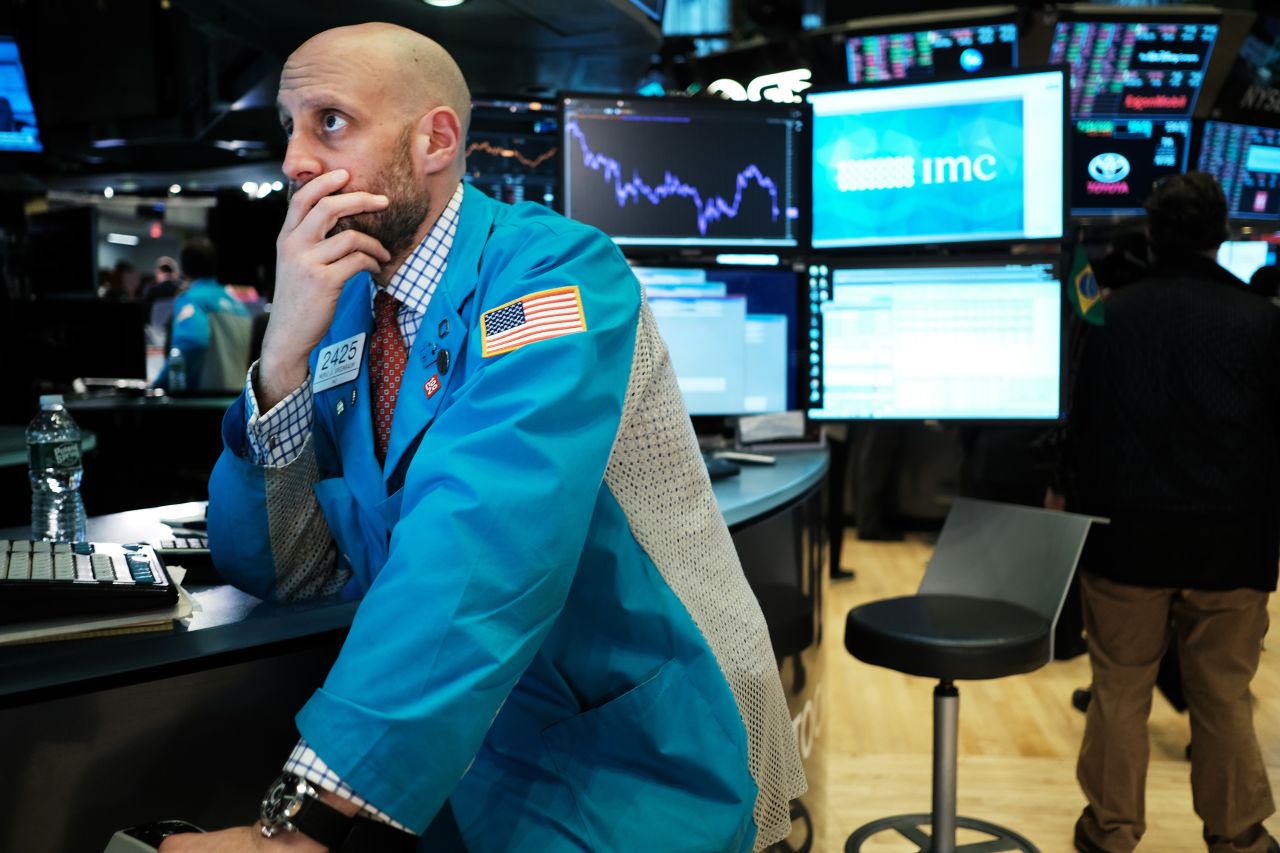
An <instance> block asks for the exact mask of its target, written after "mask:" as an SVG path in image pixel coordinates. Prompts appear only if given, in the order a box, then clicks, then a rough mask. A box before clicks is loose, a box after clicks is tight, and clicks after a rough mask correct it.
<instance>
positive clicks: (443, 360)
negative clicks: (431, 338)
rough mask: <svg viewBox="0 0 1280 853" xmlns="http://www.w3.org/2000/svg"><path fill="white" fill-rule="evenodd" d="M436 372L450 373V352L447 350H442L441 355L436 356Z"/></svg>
mask: <svg viewBox="0 0 1280 853" xmlns="http://www.w3.org/2000/svg"><path fill="white" fill-rule="evenodd" d="M436 370H439V371H440V372H441V373H448V372H449V351H448V350H447V349H442V350H440V352H439V354H438V355H436Z"/></svg>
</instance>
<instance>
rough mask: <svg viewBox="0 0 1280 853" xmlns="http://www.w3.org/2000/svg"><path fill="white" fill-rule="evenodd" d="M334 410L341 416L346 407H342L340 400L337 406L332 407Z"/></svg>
mask: <svg viewBox="0 0 1280 853" xmlns="http://www.w3.org/2000/svg"><path fill="white" fill-rule="evenodd" d="M334 408H335V409H336V410H337V412H338V414H342V413H343V411H345V410H346V408H347V407H346V406H344V405H342V401H341V400H339V401H338V405H336V406H334Z"/></svg>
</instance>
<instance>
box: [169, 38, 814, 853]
mask: <svg viewBox="0 0 1280 853" xmlns="http://www.w3.org/2000/svg"><path fill="white" fill-rule="evenodd" d="M469 103H470V97H469V94H468V92H467V87H466V84H465V82H464V80H463V77H462V75H461V73H460V72H459V70H458V68H457V66H456V65H455V64H454V62H453V60H452V59H451V58H450V57H449V55H448V54H447V53H446V52H445V51H444V50H443V49H442V48H441V47H440V46H439V45H437V44H435V43H434V42H432V41H430V40H429V39H426V38H424V37H422V36H420V35H418V34H416V33H413V32H410V31H408V30H404V29H400V28H397V27H393V26H389V25H385V24H368V25H362V26H357V27H348V28H342V29H337V30H331V31H328V32H325V33H321V34H320V35H318V36H316V37H315V38H313V39H311V40H310V41H308V42H306V43H305V44H304V45H302V47H300V48H299V49H298V50H297V51H296V52H295V53H294V54H293V55H292V56H290V57H289V60H288V62H287V63H286V64H285V67H284V72H283V75H282V77H281V81H280V94H279V106H280V117H281V120H282V123H283V125H284V129H285V132H286V134H288V137H289V144H288V153H287V156H286V158H285V163H284V170H285V173H286V174H287V175H288V177H289V181H290V185H291V189H292V198H291V201H290V206H289V213H288V216H287V218H286V221H285V224H284V227H283V229H282V231H281V233H280V238H279V240H278V243H277V245H278V262H277V270H276V302H275V306H274V309H273V311H272V314H271V321H270V325H269V326H268V328H267V333H266V338H265V340H264V343H263V349H262V357H261V360H260V361H259V362H258V363H257V364H256V365H255V366H254V367H253V368H251V369H250V372H249V377H248V383H247V387H246V389H245V392H244V394H243V396H242V397H241V399H240V400H239V402H237V404H236V405H235V406H234V407H232V409H231V410H230V411H229V412H228V414H227V417H226V420H225V422H224V426H223V437H224V441H225V445H226V446H225V450H224V452H223V454H222V457H221V459H220V460H219V462H218V465H217V468H216V469H215V471H214V474H213V477H212V480H211V483H210V502H209V539H210V543H211V547H212V549H213V552H214V558H215V560H216V562H217V564H218V567H219V570H220V571H221V572H222V573H223V574H224V575H225V576H226V577H227V578H229V579H231V580H232V581H233V582H234V583H236V584H238V585H239V586H241V587H243V588H244V589H246V590H248V591H250V592H252V593H253V594H255V595H258V596H261V597H264V598H273V599H278V600H283V601H295V600H299V599H304V598H309V597H316V596H326V595H341V596H346V597H350V598H359V599H360V605H359V609H358V611H357V613H356V617H355V621H354V623H353V625H352V627H351V631H350V634H349V635H348V637H347V640H346V643H345V645H344V646H343V649H342V652H341V654H340V655H339V657H338V660H337V662H336V663H335V664H334V666H333V668H332V670H331V671H330V673H329V675H328V677H327V679H326V681H325V683H324V685H323V687H321V688H320V689H318V690H317V691H316V693H315V694H314V695H313V696H312V698H311V699H310V701H308V703H307V704H306V705H305V706H304V707H303V708H302V709H301V711H300V712H299V713H298V715H297V717H296V721H297V725H298V729H299V732H300V734H301V740H300V742H299V743H298V744H297V746H296V748H295V749H294V751H293V754H292V755H291V756H289V758H288V761H287V763H286V766H285V770H286V773H285V775H284V776H282V777H281V778H280V779H279V780H277V782H276V783H275V784H274V785H273V786H272V787H271V789H270V790H269V792H268V796H267V798H266V802H264V807H263V813H262V815H261V816H260V820H259V822H258V824H257V825H256V826H255V827H253V828H248V827H244V828H240V829H233V830H227V831H224V832H220V833H214V834H209V835H205V836H194V835H192V836H177V837H175V838H173V839H171V840H169V841H166V842H165V845H164V847H163V848H162V849H163V850H164V851H165V853H172V851H199V850H274V849H286V848H288V849H297V850H323V849H326V848H327V849H330V850H361V849H369V850H379V851H391V850H397V849H415V848H417V849H424V850H425V849H431V850H443V849H470V850H483V851H507V850H512V851H514V850H521V851H528V850H536V851H562V850H575V851H583V850H592V851H613V850H636V849H644V850H654V851H666V850H696V851H750V850H753V849H754V850H760V849H763V848H764V847H766V846H768V845H770V844H771V843H773V842H775V841H776V840H778V839H780V838H782V837H784V836H785V835H786V834H787V832H788V831H789V828H790V816H789V807H788V804H789V801H790V800H791V799H792V798H793V797H796V796H798V795H799V794H800V793H802V792H803V790H804V786H805V780H804V774H803V770H802V768H801V765H800V758H799V754H798V751H797V748H796V743H795V738H794V735H793V732H792V728H791V723H790V719H789V716H788V713H787V708H786V705H785V701H784V698H783V692H782V688H781V684H780V683H779V680H778V675H777V668H776V663H775V661H774V658H773V653H772V650H771V646H770V642H769V637H768V632H767V630H766V628H765V623H764V619H763V617H762V616H761V613H760V609H759V607H758V605H757V604H756V601H755V599H754V597H753V596H752V594H751V591H750V590H749V588H748V587H747V584H746V581H745V579H744V578H743V575H742V570H741V567H740V565H739V563H738V558H737V555H736V553H735V552H734V549H733V544H732V542H731V540H730V538H729V533H728V530H727V529H726V527H725V523H724V520H723V517H722V516H721V515H720V512H719V510H718V508H717V505H716V501H715V498H714V496H713V494H712V492H711V487H710V483H709V481H708V479H707V474H706V470H705V467H704V466H703V464H702V461H701V458H700V455H699V453H698V447H697V442H696V440H695V436H694V434H693V431H692V428H691V426H690V422H689V417H688V415H687V413H686V412H685V409H684V407H683V404H682V402H681V398H680V393H679V389H678V387H677V386H676V381H675V375H674V373H673V371H672V368H671V364H670V361H669V359H668V356H667V352H666V349H665V347H664V346H663V344H662V341H661V339H660V338H659V337H658V333H657V329H656V325H655V323H654V320H653V317H652V315H651V314H650V312H649V309H648V308H647V306H646V305H645V303H644V296H643V293H642V291H641V288H640V285H639V284H638V282H637V281H636V279H635V277H634V276H633V275H632V274H631V271H630V269H629V268H628V266H627V264H626V262H625V260H624V259H623V258H622V256H621V254H620V253H619V252H618V250H617V248H616V247H615V246H614V245H613V243H612V242H611V241H610V240H608V239H607V238H606V237H605V236H604V235H603V234H601V233H600V232H598V231H595V230H594V229H591V228H588V227H586V226H583V225H580V224H578V223H575V222H571V221H569V220H566V219H564V218H562V217H560V216H557V215H555V214H553V213H551V212H549V211H548V210H546V209H545V208H543V207H541V206H539V205H532V204H526V205H516V206H508V205H505V204H500V203H498V202H495V201H492V200H490V199H489V198H487V197H485V196H484V195H483V194H482V193H480V192H479V191H477V190H476V189H475V188H474V187H469V186H468V187H464V186H463V184H462V182H461V177H462V174H463V168H464V162H463V160H464V156H463V152H464V142H465V136H466V127H467V120H468V114H469ZM286 748H287V745H282V753H283V752H284V751H285V749H286ZM281 757H282V758H284V757H285V756H284V755H283V754H282V756H281ZM264 781H266V780H264ZM418 835H424V837H423V838H422V840H421V842H419V840H418V838H417V836H418ZM419 843H420V844H421V846H420V847H418V845H419Z"/></svg>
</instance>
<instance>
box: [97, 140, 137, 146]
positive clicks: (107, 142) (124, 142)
mask: <svg viewBox="0 0 1280 853" xmlns="http://www.w3.org/2000/svg"><path fill="white" fill-rule="evenodd" d="M128 144H129V141H128V140H127V139H95V140H93V147H94V148H123V147H124V146H125V145H128Z"/></svg>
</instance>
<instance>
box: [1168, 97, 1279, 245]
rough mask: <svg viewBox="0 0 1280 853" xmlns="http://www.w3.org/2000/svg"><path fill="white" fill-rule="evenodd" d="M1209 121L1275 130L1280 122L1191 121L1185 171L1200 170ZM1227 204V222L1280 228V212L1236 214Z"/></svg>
mask: <svg viewBox="0 0 1280 853" xmlns="http://www.w3.org/2000/svg"><path fill="white" fill-rule="evenodd" d="M1210 122H1214V123H1217V124H1234V125H1236V126H1237V127H1256V128H1261V129H1263V130H1275V131H1277V132H1280V124H1277V125H1275V126H1272V125H1266V124H1251V123H1248V122H1243V121H1223V120H1222V119H1198V120H1197V121H1195V122H1193V123H1192V126H1191V141H1192V146H1191V148H1190V149H1189V152H1188V155H1187V164H1188V169H1187V171H1189V172H1192V171H1194V172H1199V171H1201V169H1200V155H1201V154H1203V153H1204V138H1205V135H1206V134H1207V133H1208V130H1209V123H1210ZM1192 165H1194V166H1195V168H1194V169H1193V168H1191V166H1192ZM1208 174H1213V173H1212V172H1210V173H1208ZM1213 178H1214V180H1215V181H1218V184H1219V185H1221V184H1222V181H1221V180H1219V179H1218V176H1217V175H1214V176H1213ZM1224 192H1225V188H1224ZM1229 205H1230V200H1228V208H1227V222H1228V223H1231V224H1233V225H1234V224H1241V225H1250V226H1252V225H1260V226H1262V227H1264V228H1268V229H1272V230H1280V213H1277V214H1276V215H1275V216H1258V215H1256V214H1255V215H1248V214H1236V213H1233V212H1232V210H1231V208H1230V206H1229Z"/></svg>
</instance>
